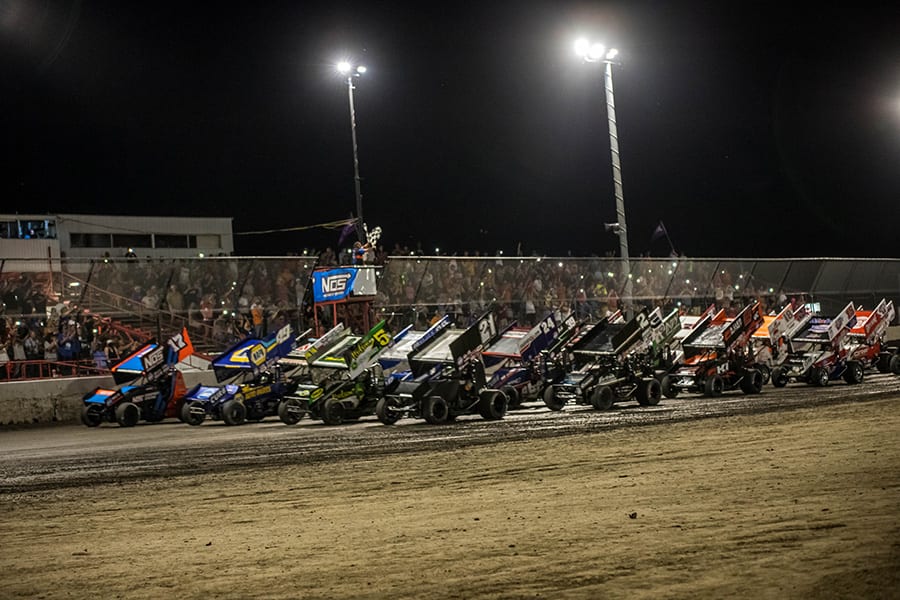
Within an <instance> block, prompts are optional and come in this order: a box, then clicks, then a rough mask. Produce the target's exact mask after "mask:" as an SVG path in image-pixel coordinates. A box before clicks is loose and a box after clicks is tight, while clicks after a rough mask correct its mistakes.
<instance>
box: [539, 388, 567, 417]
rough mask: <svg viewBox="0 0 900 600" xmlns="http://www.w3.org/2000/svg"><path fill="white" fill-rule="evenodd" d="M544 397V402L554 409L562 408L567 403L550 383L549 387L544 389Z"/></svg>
mask: <svg viewBox="0 0 900 600" xmlns="http://www.w3.org/2000/svg"><path fill="white" fill-rule="evenodd" d="M543 398H544V404H546V405H547V408H549V409H550V410H552V411H558V410H562V409H563V407H564V406H565V405H566V400H565V399H564V398H560V397H558V396H557V395H556V390H555V389H554V388H553V386H552V385H548V386H547V389H545V390H544V395H543Z"/></svg>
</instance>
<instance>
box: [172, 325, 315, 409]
mask: <svg viewBox="0 0 900 600" xmlns="http://www.w3.org/2000/svg"><path fill="white" fill-rule="evenodd" d="M307 333H308V332H307ZM304 335H306V334H304ZM301 337H302V336H301ZM297 340H298V338H296V337H294V336H293V335H291V327H290V325H285V326H284V327H282V328H281V329H280V330H278V331H277V332H275V333H273V334H272V335H270V336H268V337H266V338H265V339H258V338H246V339H244V340H242V341H240V342H238V343H237V344H235V345H234V346H232V347H231V348H230V349H229V350H227V351H225V352H224V353H222V354H221V355H219V356H218V357H217V358H215V359H214V360H213V361H212V364H211V367H212V369H213V370H214V371H215V374H216V381H218V382H219V383H220V384H221V385H213V386H209V385H203V384H200V385H197V386H195V387H194V388H192V389H191V390H190V391H189V392H187V394H185V396H184V403H183V405H182V407H181V418H182V420H183V421H184V422H185V423H188V424H189V425H200V424H201V423H203V421H205V420H206V418H207V416H208V417H210V418H212V419H215V420H221V421H224V422H225V424H226V425H241V424H242V423H244V422H245V421H262V420H263V419H265V418H266V417H268V416H273V415H277V414H278V407H279V404H280V403H281V401H282V400H283V399H284V397H285V396H287V395H289V394H291V393H292V392H293V391H294V390H295V388H296V384H295V383H293V382H292V381H291V380H290V379H289V378H288V377H286V376H285V369H284V368H283V367H282V365H280V364H279V362H278V361H279V360H280V359H282V358H284V357H285V356H287V355H288V354H289V353H290V352H291V350H293V349H294V348H296V347H297ZM282 420H284V419H282Z"/></svg>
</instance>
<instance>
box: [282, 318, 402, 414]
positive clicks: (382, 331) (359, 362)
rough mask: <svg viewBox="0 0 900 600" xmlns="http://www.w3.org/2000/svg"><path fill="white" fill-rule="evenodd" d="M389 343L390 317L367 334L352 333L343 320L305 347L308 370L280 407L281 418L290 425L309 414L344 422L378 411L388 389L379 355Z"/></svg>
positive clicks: (297, 381) (296, 381) (296, 382)
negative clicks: (381, 399)
mask: <svg viewBox="0 0 900 600" xmlns="http://www.w3.org/2000/svg"><path fill="white" fill-rule="evenodd" d="M390 343H391V334H390V332H389V331H388V330H387V322H386V321H381V322H379V323H378V324H377V325H375V327H373V328H372V329H370V330H369V332H368V333H366V335H364V336H359V335H354V334H352V333H351V331H350V330H349V329H347V328H346V327H345V326H344V324H343V323H339V324H338V325H336V326H335V327H333V328H332V329H331V330H330V331H328V332H327V333H325V335H323V336H322V337H320V338H319V339H317V340H316V341H315V342H313V343H312V344H311V345H310V346H309V347H308V348H307V349H306V350H305V351H304V353H303V357H304V360H305V361H306V363H307V365H308V369H307V370H306V373H305V375H304V377H303V378H302V379H298V380H295V384H294V387H293V390H292V392H291V393H290V394H289V395H288V396H287V397H285V398H284V401H283V402H282V404H281V406H280V407H279V410H278V414H279V416H280V417H281V420H282V421H284V422H285V423H288V424H291V425H292V424H294V423H296V422H298V421H299V420H300V419H302V418H303V416H304V415H307V414H308V415H310V418H313V419H320V420H321V421H323V422H324V423H325V424H326V425H340V424H341V423H343V422H344V421H351V420H353V421H355V420H357V419H359V418H360V417H364V416H367V415H372V414H375V407H376V404H377V402H378V400H379V399H380V398H381V397H382V396H383V394H384V388H385V381H384V373H383V370H382V368H381V366H380V365H379V364H378V355H379V354H380V353H381V352H382V351H383V350H384V349H385V348H386V347H388V346H389V345H390Z"/></svg>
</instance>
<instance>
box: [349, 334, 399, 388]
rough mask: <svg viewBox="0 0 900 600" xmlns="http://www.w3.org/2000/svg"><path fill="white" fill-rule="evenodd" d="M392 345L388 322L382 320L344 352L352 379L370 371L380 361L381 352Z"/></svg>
mask: <svg viewBox="0 0 900 600" xmlns="http://www.w3.org/2000/svg"><path fill="white" fill-rule="evenodd" d="M390 344H391V333H390V331H388V329H387V321H384V320H382V321H381V322H379V323H378V324H377V325H375V327H373V328H372V329H370V330H369V332H368V333H367V334H366V335H364V336H363V337H361V338H360V339H359V341H357V342H356V344H354V345H353V347H351V348H349V349H348V350H347V351H346V352H344V362H346V364H347V369H348V375H349V377H350V379H356V378H357V377H358V376H359V375H360V374H361V373H362V372H363V371H365V370H366V369H368V368H369V366H371V365H372V363H374V362H376V361H377V360H378V355H379V354H380V353H381V351H382V350H384V349H385V348H387V347H388V346H389V345H390Z"/></svg>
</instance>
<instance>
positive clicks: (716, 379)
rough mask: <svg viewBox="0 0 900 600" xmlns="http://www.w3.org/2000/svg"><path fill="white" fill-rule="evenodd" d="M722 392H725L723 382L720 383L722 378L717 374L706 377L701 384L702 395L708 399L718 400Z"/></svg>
mask: <svg viewBox="0 0 900 600" xmlns="http://www.w3.org/2000/svg"><path fill="white" fill-rule="evenodd" d="M723 391H725V382H724V381H722V377H721V376H719V375H718V374H716V375H713V376H712V377H707V378H706V381H705V382H704V383H703V393H704V394H706V395H707V396H709V397H710V398H718V397H719V396H721V395H722V392H723Z"/></svg>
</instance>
